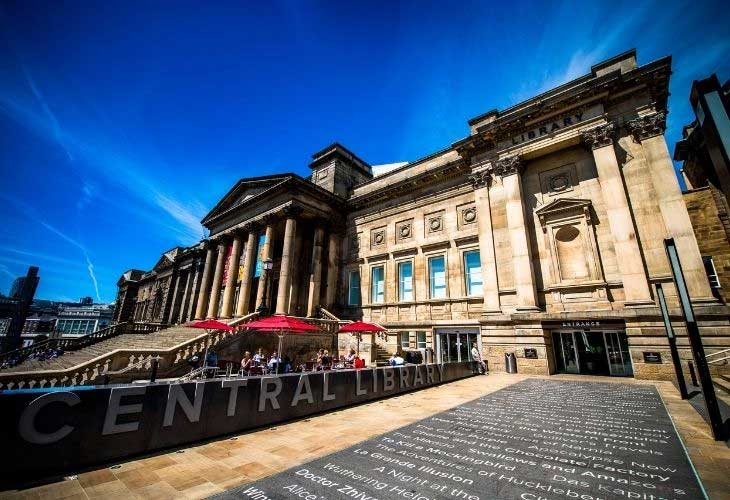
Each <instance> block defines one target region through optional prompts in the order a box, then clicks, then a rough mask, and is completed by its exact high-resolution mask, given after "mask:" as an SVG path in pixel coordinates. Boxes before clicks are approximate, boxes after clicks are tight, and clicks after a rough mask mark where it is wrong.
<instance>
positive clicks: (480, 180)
mask: <svg viewBox="0 0 730 500" xmlns="http://www.w3.org/2000/svg"><path fill="white" fill-rule="evenodd" d="M469 180H470V181H471V183H472V185H473V186H474V189H479V188H483V187H486V188H488V187H489V186H490V184H491V183H492V172H491V170H481V171H479V172H475V173H473V174H471V175H470V176H469Z"/></svg>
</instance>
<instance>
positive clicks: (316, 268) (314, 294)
mask: <svg viewBox="0 0 730 500" xmlns="http://www.w3.org/2000/svg"><path fill="white" fill-rule="evenodd" d="M323 244H324V228H322V225H321V224H319V225H317V227H316V228H315V229H314V245H313V247H312V266H311V268H310V269H311V270H312V273H311V274H310V275H309V297H308V299H307V316H309V317H312V316H314V314H315V312H316V311H315V309H316V307H317V306H318V305H319V302H320V297H321V293H322V245H323Z"/></svg>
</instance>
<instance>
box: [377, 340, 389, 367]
mask: <svg viewBox="0 0 730 500" xmlns="http://www.w3.org/2000/svg"><path fill="white" fill-rule="evenodd" d="M390 356H391V353H389V352H388V351H387V350H386V349H385V348H384V347H383V346H382V345H380V344H376V347H375V364H376V365H377V366H385V365H387V364H388V360H389V359H390Z"/></svg>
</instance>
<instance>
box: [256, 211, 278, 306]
mask: <svg viewBox="0 0 730 500" xmlns="http://www.w3.org/2000/svg"><path fill="white" fill-rule="evenodd" d="M264 234H265V236H264V244H263V248H262V249H261V261H262V262H263V261H265V260H266V259H271V257H272V253H273V251H274V245H273V241H272V239H273V238H274V221H273V220H272V219H271V218H269V219H268V220H267V221H266V232H265V233H264ZM270 272H271V271H269V273H270ZM266 273H267V272H266V271H262V272H261V276H260V277H259V287H258V289H257V290H256V309H258V308H259V307H261V304H263V303H264V288H266V287H265V286H264V285H265V283H264V280H265V279H271V276H268V277H267V276H266ZM268 305H269V306H271V304H268Z"/></svg>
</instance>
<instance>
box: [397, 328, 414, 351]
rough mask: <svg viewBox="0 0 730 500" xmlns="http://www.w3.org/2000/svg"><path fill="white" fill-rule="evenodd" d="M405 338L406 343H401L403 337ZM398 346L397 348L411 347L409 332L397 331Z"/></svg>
mask: <svg viewBox="0 0 730 500" xmlns="http://www.w3.org/2000/svg"><path fill="white" fill-rule="evenodd" d="M404 335H405V338H406V343H405V345H403V338H404ZM398 348H399V349H410V348H411V332H403V331H401V332H398Z"/></svg>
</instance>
